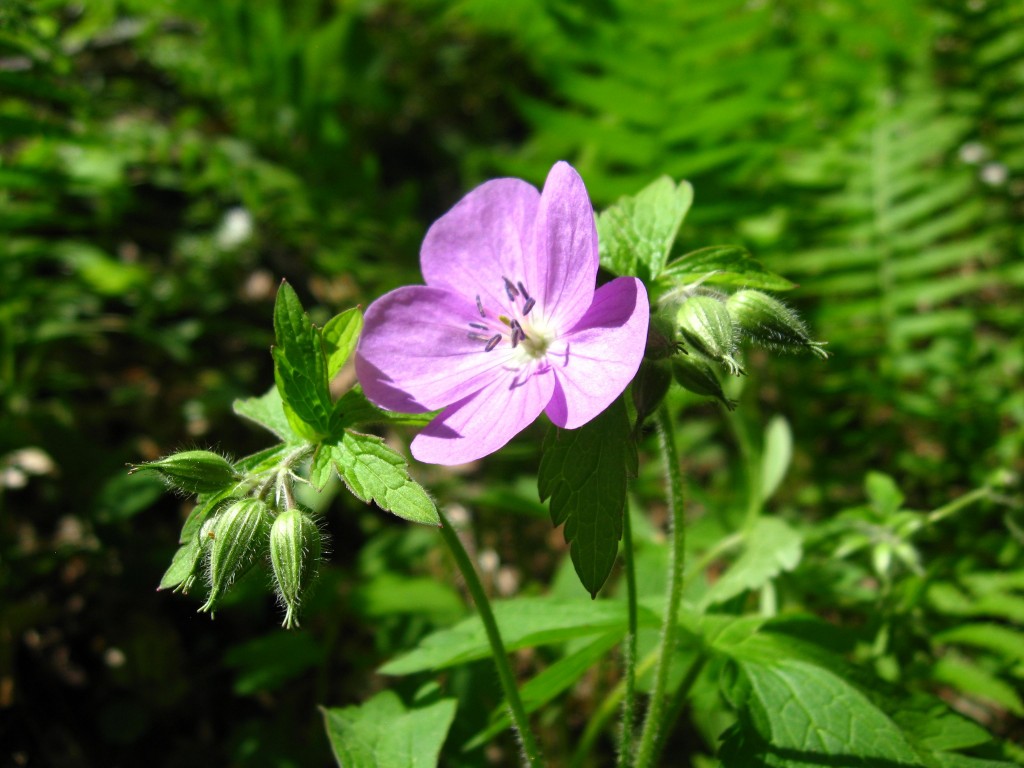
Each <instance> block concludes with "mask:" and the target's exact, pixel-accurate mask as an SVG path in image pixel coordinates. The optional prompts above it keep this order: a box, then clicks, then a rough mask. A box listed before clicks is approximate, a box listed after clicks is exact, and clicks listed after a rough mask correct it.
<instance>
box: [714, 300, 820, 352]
mask: <svg viewBox="0 0 1024 768" xmlns="http://www.w3.org/2000/svg"><path fill="white" fill-rule="evenodd" d="M726 307H727V308H728V310H729V314H731V315H732V318H733V320H734V321H735V322H736V325H738V326H739V328H740V330H741V331H742V332H743V333H744V334H746V335H747V336H749V337H750V338H751V339H752V340H753V341H754V342H755V343H757V344H760V345H762V346H764V347H767V348H769V349H777V350H780V351H782V352H802V351H804V350H807V351H809V352H813V353H814V354H815V355H817V356H818V357H820V358H821V359H822V360H825V359H827V358H828V352H826V351H825V350H824V349H822V347H823V346H824V345H825V344H826V343H827V342H824V341H813V340H812V339H811V337H810V334H809V333H808V331H807V326H806V325H805V324H804V322H803V320H801V319H800V316H799V315H797V313H796V312H794V311H793V310H792V309H790V308H789V307H787V306H786V305H785V304H783V303H782V302H781V301H779V300H778V299H776V298H775V297H774V296H769V295H768V294H767V293H762V292H761V291H754V290H750V289H747V290H742V291H737V292H736V293H734V294H733V295H732V296H730V297H729V300H728V301H727V302H726Z"/></svg>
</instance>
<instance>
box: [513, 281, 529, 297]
mask: <svg viewBox="0 0 1024 768" xmlns="http://www.w3.org/2000/svg"><path fill="white" fill-rule="evenodd" d="M516 285H518V286H519V292H520V293H521V294H523V298H524V299H529V298H530V294H528V293H527V292H526V289H525V288H524V287H523V282H522V281H521V280H520V281H519V282H518V283H516Z"/></svg>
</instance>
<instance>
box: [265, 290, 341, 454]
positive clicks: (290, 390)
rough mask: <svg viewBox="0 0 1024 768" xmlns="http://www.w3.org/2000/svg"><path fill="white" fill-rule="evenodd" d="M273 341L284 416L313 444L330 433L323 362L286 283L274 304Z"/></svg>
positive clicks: (321, 351)
mask: <svg viewBox="0 0 1024 768" xmlns="http://www.w3.org/2000/svg"><path fill="white" fill-rule="evenodd" d="M274 338H275V341H276V346H275V347H274V349H273V350H272V354H273V356H274V381H275V383H276V384H277V389H278V392H279V393H280V395H281V400H282V401H283V403H284V412H285V416H286V417H287V419H288V423H289V424H290V425H291V427H292V429H293V430H294V431H295V432H297V433H298V434H300V435H301V436H302V437H304V438H307V439H309V440H314V441H315V440H316V439H318V438H319V437H321V436H322V435H325V434H327V433H328V432H329V430H330V419H331V410H332V406H333V404H332V402H331V393H330V388H329V384H328V380H327V359H326V356H325V354H324V347H323V343H322V341H321V338H320V332H319V331H318V330H317V329H316V328H314V327H313V324H312V323H311V322H310V320H309V317H308V316H307V315H306V313H305V312H304V311H303V309H302V303H301V302H300V301H299V297H298V296H297V295H296V293H295V290H294V289H293V288H292V287H291V286H290V285H288V283H281V288H280V289H279V290H278V292H277V300H276V301H275V303H274Z"/></svg>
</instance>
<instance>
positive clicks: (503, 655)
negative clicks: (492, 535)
mask: <svg viewBox="0 0 1024 768" xmlns="http://www.w3.org/2000/svg"><path fill="white" fill-rule="evenodd" d="M437 513H438V515H440V517H441V537H442V538H443V539H444V543H445V544H447V545H448V549H449V550H450V551H451V553H452V557H454V558H455V565H456V566H457V567H458V569H459V571H460V572H461V573H462V578H464V579H465V580H466V587H467V588H468V589H469V593H470V594H471V595H472V596H473V602H474V603H476V609H477V611H479V613H480V620H481V621H482V622H483V624H484V630H485V631H486V632H487V640H488V642H489V643H490V644H491V656H492V657H493V658H494V666H495V667H496V668H497V670H498V679H499V680H500V681H501V687H502V690H503V691H504V692H505V700H506V701H507V702H508V706H509V710H510V713H511V715H512V723H513V725H514V727H515V729H516V732H517V733H518V735H519V740H520V743H521V744H522V747H523V754H524V756H525V758H526V763H527V765H530V766H541V765H543V764H544V763H543V760H542V758H541V754H540V749H539V748H538V747H537V742H536V740H535V739H534V738H533V732H532V731H530V721H529V719H528V718H527V716H526V710H525V709H524V708H523V702H522V699H520V698H519V689H518V688H516V680H515V676H514V675H513V674H512V667H511V665H510V664H509V662H508V653H507V652H506V651H505V643H504V642H502V639H501V633H500V632H499V631H498V623H497V622H496V621H495V620H494V612H493V611H492V610H491V601H490V600H489V599H488V598H487V593H486V592H484V587H483V584H482V583H481V582H480V577H479V576H478V575H477V573H476V569H475V568H474V567H473V563H472V562H471V561H470V559H469V555H468V554H467V553H466V548H465V547H463V546H462V542H461V541H460V540H459V535H458V534H457V533H456V532H455V529H454V528H452V524H451V522H450V521H449V520H448V518H447V517H445V514H444V512H442V511H441V510H440V509H438V510H437Z"/></svg>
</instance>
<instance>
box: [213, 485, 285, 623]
mask: <svg viewBox="0 0 1024 768" xmlns="http://www.w3.org/2000/svg"><path fill="white" fill-rule="evenodd" d="M269 532H270V508H269V507H268V506H267V505H266V503H264V502H262V501H260V500H259V499H242V500H241V501H236V502H235V503H234V504H232V505H231V506H229V507H228V508H227V509H225V510H224V511H223V512H221V514H220V515H219V516H218V517H217V521H216V524H215V525H214V526H213V527H212V528H211V529H210V531H209V532H208V533H207V536H208V537H209V536H210V535H211V534H212V536H213V542H212V545H211V549H210V598H209V599H208V600H207V601H206V603H205V604H204V605H203V607H202V608H200V609H199V610H200V611H212V610H215V609H216V607H217V603H218V602H219V601H220V599H221V597H223V596H224V593H225V592H227V590H228V588H229V587H230V586H231V585H232V584H234V583H235V581H237V580H238V579H239V578H240V577H241V576H243V575H245V573H246V571H248V570H249V569H250V568H251V567H252V565H253V563H255V562H256V558H257V556H258V555H259V554H261V553H263V552H265V551H266V547H267V536H268V534H269Z"/></svg>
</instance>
